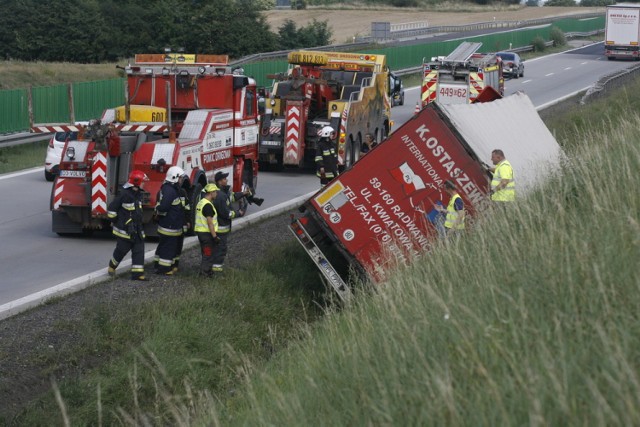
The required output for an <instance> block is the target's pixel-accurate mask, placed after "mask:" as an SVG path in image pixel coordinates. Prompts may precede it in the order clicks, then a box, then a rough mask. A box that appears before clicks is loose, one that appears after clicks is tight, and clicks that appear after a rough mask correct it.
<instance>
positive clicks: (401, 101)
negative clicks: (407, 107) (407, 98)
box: [400, 93, 404, 105]
mask: <svg viewBox="0 0 640 427" xmlns="http://www.w3.org/2000/svg"><path fill="white" fill-rule="evenodd" d="M400 105H404V93H403V94H402V96H401V97H400Z"/></svg>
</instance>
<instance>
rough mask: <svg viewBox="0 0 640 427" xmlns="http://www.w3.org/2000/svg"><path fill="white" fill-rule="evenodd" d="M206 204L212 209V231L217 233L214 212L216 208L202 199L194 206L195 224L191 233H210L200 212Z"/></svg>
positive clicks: (216, 215)
mask: <svg viewBox="0 0 640 427" xmlns="http://www.w3.org/2000/svg"><path fill="white" fill-rule="evenodd" d="M207 203H208V204H210V205H211V207H212V208H213V229H214V231H216V232H217V231H218V214H217V212H216V207H215V206H213V203H211V202H210V201H209V200H207V199H205V198H204V197H203V198H202V199H200V201H199V202H198V205H197V206H196V220H195V222H196V223H195V226H194V228H193V231H195V232H196V233H211V230H209V224H208V223H207V217H206V216H204V215H202V210H203V209H204V207H205V205H206V204H207Z"/></svg>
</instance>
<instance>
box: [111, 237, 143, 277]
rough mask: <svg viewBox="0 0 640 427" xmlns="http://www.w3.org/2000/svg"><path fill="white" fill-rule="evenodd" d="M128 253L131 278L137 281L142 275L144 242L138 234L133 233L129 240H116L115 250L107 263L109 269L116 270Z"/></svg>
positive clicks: (121, 238) (118, 238) (119, 238)
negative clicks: (129, 255) (129, 254)
mask: <svg viewBox="0 0 640 427" xmlns="http://www.w3.org/2000/svg"><path fill="white" fill-rule="evenodd" d="M129 251H131V278H132V279H137V278H138V277H140V276H142V275H143V274H144V240H143V239H142V237H140V235H139V234H138V233H134V234H133V235H132V236H131V238H130V239H125V238H123V237H117V238H116V248H115V249H114V251H113V257H112V258H111V260H110V261H109V267H111V268H114V269H115V268H117V267H118V265H119V264H120V262H121V261H122V259H123V258H124V257H125V256H126V255H127V253H129Z"/></svg>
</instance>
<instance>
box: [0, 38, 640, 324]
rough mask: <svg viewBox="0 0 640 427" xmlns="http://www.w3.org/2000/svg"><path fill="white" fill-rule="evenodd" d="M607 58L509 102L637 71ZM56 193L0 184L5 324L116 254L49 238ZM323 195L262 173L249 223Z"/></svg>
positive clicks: (5, 180) (510, 83)
mask: <svg viewBox="0 0 640 427" xmlns="http://www.w3.org/2000/svg"><path fill="white" fill-rule="evenodd" d="M602 51H603V48H602V44H601V43H600V44H596V45H592V46H588V47H584V48H581V49H576V50H573V51H569V52H565V53H561V54H554V55H549V56H545V57H540V58H536V59H531V60H527V61H526V62H525V77H524V78H520V79H510V80H507V81H506V83H505V86H506V92H507V95H508V94H512V93H515V92H516V91H524V92H525V93H527V94H528V95H529V97H530V98H531V100H532V101H533V103H534V105H536V107H541V106H545V105H547V104H549V103H551V102H553V101H554V100H557V99H561V98H564V97H566V96H569V95H572V94H575V93H577V92H579V91H582V90H585V89H587V88H589V87H590V86H592V85H593V84H594V83H595V82H596V81H597V80H598V79H599V78H600V77H601V76H603V75H607V74H610V73H612V72H614V71H618V70H620V69H623V68H627V67H629V66H631V65H634V63H633V62H622V61H607V60H606V58H604V56H603V55H602ZM419 93H420V90H419V88H409V89H407V90H406V94H405V105H404V106H398V107H394V108H393V110H392V116H393V120H394V121H395V126H396V127H398V126H400V125H401V124H402V123H404V122H405V121H406V120H408V119H409V118H410V117H411V116H412V115H413V113H414V109H415V106H416V102H417V101H418V98H419ZM514 137H517V135H515V136H514ZM486 160H487V162H488V161H489V159H486ZM51 186H52V185H51V183H48V182H46V181H45V180H44V177H43V173H42V167H38V168H34V169H30V170H26V171H22V172H18V173H13V174H6V175H3V176H0V194H2V195H3V201H2V203H1V204H0V239H1V240H2V245H1V246H0V266H1V275H0V318H2V306H3V305H4V306H5V308H6V306H7V305H11V304H12V303H13V302H14V301H15V300H18V299H20V298H25V297H27V296H29V295H31V294H34V293H37V292H42V291H44V290H46V289H49V288H52V287H54V286H56V285H59V284H61V283H64V282H68V281H71V280H73V279H75V278H77V277H79V276H85V275H93V276H95V277H96V279H99V278H100V277H102V276H103V275H104V273H105V271H106V265H107V262H108V260H109V258H110V257H111V253H112V251H113V248H114V246H115V241H114V240H113V239H112V238H111V237H110V234H109V233H107V232H100V233H94V234H93V235H92V236H90V237H60V236H58V235H56V234H55V233H53V232H52V231H51V213H50V211H49V199H50V195H51ZM318 187H319V182H318V179H317V177H315V175H313V174H312V173H309V172H306V173H302V172H281V173H276V172H260V175H259V184H258V188H257V190H258V195H259V196H260V197H263V198H265V200H266V202H265V203H264V205H263V206H262V207H261V208H257V207H256V206H251V207H250V210H249V212H248V218H249V219H251V218H252V216H255V215H257V214H258V213H259V212H261V211H264V210H266V209H269V208H273V207H275V206H277V205H280V204H283V203H286V202H288V201H290V200H291V199H294V198H296V197H301V196H304V195H306V194H308V193H310V192H312V191H315V190H317V189H318ZM146 249H147V251H153V250H154V249H155V243H153V242H149V243H148V244H147V247H146ZM129 259H130V258H129V257H127V258H125V260H129ZM123 268H126V266H125V265H124V264H123Z"/></svg>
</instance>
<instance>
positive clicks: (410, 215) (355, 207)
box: [290, 93, 561, 299]
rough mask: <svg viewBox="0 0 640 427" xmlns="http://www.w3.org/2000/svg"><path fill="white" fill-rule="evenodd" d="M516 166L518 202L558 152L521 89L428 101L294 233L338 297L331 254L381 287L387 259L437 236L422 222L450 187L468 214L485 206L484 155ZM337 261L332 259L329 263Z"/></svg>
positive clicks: (309, 208)
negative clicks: (485, 97) (496, 96)
mask: <svg viewBox="0 0 640 427" xmlns="http://www.w3.org/2000/svg"><path fill="white" fill-rule="evenodd" d="M494 149H501V150H503V151H504V152H505V155H506V157H507V159H508V160H509V161H510V163H511V165H512V166H513V168H514V173H515V179H516V186H517V192H518V196H522V195H523V194H525V193H526V192H528V191H530V190H531V188H532V187H533V186H535V185H536V184H538V183H540V182H541V181H542V180H543V179H544V178H545V176H547V174H548V171H549V170H550V168H552V169H553V168H554V167H555V166H557V165H558V163H559V161H560V156H561V150H560V147H559V145H558V143H557V142H556V140H555V139H554V137H553V136H552V135H551V133H550V132H549V130H548V129H547V127H546V126H545V125H544V123H543V122H542V120H541V119H540V117H539V115H538V113H537V112H536V110H535V108H534V106H533V104H532V103H531V101H530V100H529V98H528V97H527V96H526V95H525V94H523V93H517V94H515V95H512V96H509V97H506V98H503V99H500V100H496V101H493V102H488V103H478V104H454V105H439V104H438V103H432V104H429V105H427V107H425V108H424V109H423V110H422V111H421V112H420V113H419V114H417V115H416V116H414V117H413V118H412V119H410V120H409V121H407V122H406V123H405V124H404V125H403V126H401V127H400V128H398V129H397V130H396V131H395V132H393V134H392V135H391V136H390V137H389V138H388V139H386V140H385V141H384V142H383V143H381V144H379V145H378V146H377V147H376V148H375V149H373V150H372V151H371V152H370V153H368V154H367V155H366V156H364V157H363V158H362V159H361V160H360V161H358V162H357V163H356V164H355V165H354V166H353V168H352V169H350V170H348V171H346V172H345V173H343V174H342V175H340V176H339V177H337V178H336V179H334V180H333V181H331V182H330V183H329V184H328V185H327V186H326V187H325V188H323V189H322V190H320V191H319V192H317V193H316V194H314V195H313V196H312V197H311V198H310V199H309V200H307V201H306V202H305V203H304V205H303V206H301V208H300V210H301V211H302V212H303V214H302V216H300V217H299V218H294V219H293V221H292V223H291V226H290V228H291V230H292V232H293V233H294V235H295V236H296V238H297V239H298V241H299V242H300V243H301V244H302V246H303V247H304V248H305V250H306V251H307V253H308V254H309V256H310V257H311V258H312V260H313V261H314V262H315V263H316V265H317V266H318V268H319V269H320V271H321V272H322V274H323V275H324V276H325V278H326V279H327V281H328V283H329V284H330V285H331V286H332V287H333V288H334V289H335V290H336V292H337V293H338V295H339V296H340V298H342V299H348V298H349V296H350V295H351V292H350V290H349V287H348V285H347V284H346V282H345V280H344V278H343V277H341V276H340V274H339V273H338V270H337V269H336V268H335V267H334V265H333V263H332V262H331V261H330V259H329V258H330V257H328V256H327V253H326V252H327V251H329V250H331V251H333V248H336V249H337V253H338V257H339V258H342V259H339V260H338V261H339V262H342V261H344V262H345V263H346V264H348V265H349V266H351V267H352V268H353V269H354V270H355V271H357V272H358V273H359V274H360V275H362V276H363V277H365V278H366V279H368V280H370V281H372V282H374V283H376V282H381V281H384V280H385V279H386V277H387V274H388V273H389V271H390V270H391V267H392V265H390V263H397V262H404V261H408V260H410V259H413V258H414V257H415V256H416V255H418V254H420V253H422V252H425V251H427V250H428V249H429V248H430V247H431V242H432V241H433V239H434V238H436V237H437V232H436V229H435V228H434V227H433V225H432V224H431V223H430V222H429V221H428V219H427V218H426V213H428V212H429V211H430V210H431V209H432V203H434V202H437V201H441V202H442V203H443V204H444V205H445V206H446V205H447V204H448V202H449V198H448V195H447V193H446V192H445V191H444V190H443V183H444V181H445V180H448V179H450V180H452V181H454V182H455V183H456V186H457V188H458V191H459V193H460V195H461V196H462V198H463V199H464V203H465V208H466V209H467V212H468V214H469V215H473V214H474V213H476V212H479V211H482V210H484V209H486V208H487V207H488V205H489V204H490V203H491V202H490V199H489V188H490V180H491V175H490V173H489V172H487V163H488V162H489V161H490V158H491V151H493V150H494ZM331 258H332V259H333V260H334V261H335V256H333V257H331Z"/></svg>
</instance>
